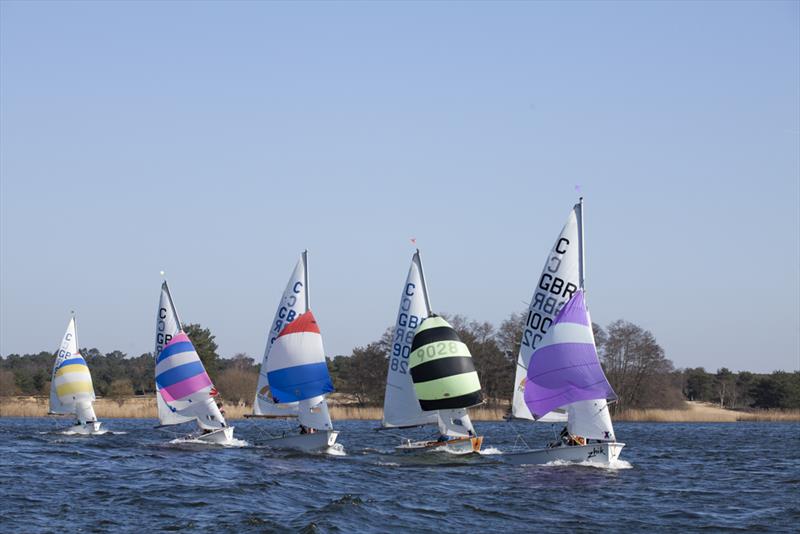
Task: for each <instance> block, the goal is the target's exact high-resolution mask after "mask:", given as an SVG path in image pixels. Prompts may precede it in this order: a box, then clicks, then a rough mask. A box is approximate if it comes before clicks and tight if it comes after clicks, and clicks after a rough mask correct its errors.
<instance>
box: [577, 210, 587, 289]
mask: <svg viewBox="0 0 800 534" xmlns="http://www.w3.org/2000/svg"><path fill="white" fill-rule="evenodd" d="M578 245H579V248H578V286H579V287H580V288H581V289H585V287H584V279H585V277H586V249H585V248H584V239H583V197H580V200H579V201H578Z"/></svg>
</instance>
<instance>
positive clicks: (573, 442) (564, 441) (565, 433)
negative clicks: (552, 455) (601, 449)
mask: <svg viewBox="0 0 800 534" xmlns="http://www.w3.org/2000/svg"><path fill="white" fill-rule="evenodd" d="M581 445H586V438H582V437H580V436H573V435H572V434H570V433H569V430H567V427H564V428H563V429H562V430H561V434H559V435H558V441H554V442H553V443H551V444H550V445H549V447H550V448H553V447H577V446H581Z"/></svg>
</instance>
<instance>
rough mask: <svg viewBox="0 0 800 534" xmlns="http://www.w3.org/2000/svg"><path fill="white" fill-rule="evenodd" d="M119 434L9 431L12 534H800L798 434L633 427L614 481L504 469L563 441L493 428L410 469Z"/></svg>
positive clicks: (148, 430) (779, 429)
mask: <svg viewBox="0 0 800 534" xmlns="http://www.w3.org/2000/svg"><path fill="white" fill-rule="evenodd" d="M105 423H106V426H107V427H108V429H109V430H110V431H111V432H109V433H107V434H105V435H102V436H67V435H63V434H61V433H60V430H59V428H58V425H56V424H54V423H53V421H52V420H47V419H0V438H2V439H0V449H2V451H0V452H2V454H0V471H1V472H2V474H3V495H2V499H0V517H1V518H2V522H3V526H4V530H5V531H8V532H52V531H59V530H61V531H70V532H71V531H76V530H80V529H83V530H90V531H92V530H94V531H114V532H142V531H187V530H188V531H199V530H213V531H220V532H225V531H235V532H273V531H281V532H283V531H287V530H288V531H296V532H314V533H316V532H353V531H378V532H386V531H395V530H397V531H400V530H405V531H414V532H417V531H419V532H441V531H443V530H447V531H463V530H470V531H474V530H481V531H491V530H495V531H497V532H505V531H511V530H517V531H519V530H528V529H530V528H532V526H536V527H537V528H539V529H542V530H545V531H548V530H550V531H552V530H559V531H561V530H570V531H571V530H578V531H584V530H585V531H590V530H591V531H597V530H611V531H619V530H625V531H631V532H639V531H640V532H645V531H654V530H655V531H680V530H692V531H696V530H709V531H714V532H717V531H726V530H769V531H771V532H780V531H784V532H793V531H794V527H795V526H796V524H797V521H798V520H800V508H798V504H797V502H796V496H797V495H798V493H800V452H798V449H797V448H796V447H786V446H785V444H786V443H787V440H788V441H789V442H796V441H797V439H796V438H797V437H800V425H798V424H796V423H763V424H746V425H743V424H735V423H734V424H709V425H697V424H645V423H629V424H625V423H622V424H618V425H617V434H618V435H619V436H620V437H623V438H624V441H625V442H626V443H627V444H628V445H627V446H626V447H625V449H623V452H622V459H621V460H620V462H619V464H618V465H617V466H614V467H615V468H611V469H604V468H600V469H598V468H592V467H588V466H580V465H574V464H566V465H565V464H559V463H554V464H553V465H546V466H511V465H507V464H505V463H503V462H502V453H503V452H504V451H509V450H510V449H511V448H512V446H513V445H514V443H515V441H516V438H517V431H519V432H522V433H523V434H524V436H525V440H526V441H527V442H528V443H531V444H533V443H545V442H547V441H549V440H550V439H551V437H552V436H551V434H552V429H550V428H548V427H547V426H538V425H514V424H508V423H478V427H479V430H480V431H481V433H482V434H484V435H485V436H486V440H485V443H484V451H483V454H481V455H468V456H457V455H450V454H440V453H432V454H422V455H413V454H411V455H408V454H401V453H396V452H395V451H394V447H395V445H397V437H396V436H387V435H385V434H382V433H376V432H373V431H372V427H373V426H374V423H373V422H369V421H362V422H359V421H340V422H337V426H338V427H339V429H340V430H341V431H342V433H341V435H340V438H339V440H340V442H341V443H342V444H343V445H344V447H345V450H346V451H347V454H346V455H343V456H337V455H331V454H302V453H291V452H284V451H273V450H270V449H267V448H264V447H260V446H252V445H250V444H253V443H256V444H257V443H258V442H259V439H260V436H262V435H263V427H264V426H269V425H270V424H272V422H267V423H264V422H262V421H241V422H238V424H237V427H236V434H237V437H238V439H240V440H242V442H241V444H242V445H243V446H242V447H236V448H224V447H213V446H212V447H209V446H206V445H198V444H192V447H189V448H183V447H174V446H171V445H170V444H169V441H170V440H171V439H172V438H173V437H174V436H169V435H165V434H163V433H160V432H156V431H154V430H153V429H152V426H153V421H134V420H110V421H106V422H105ZM262 425H263V426H262ZM276 429H277V431H278V432H280V429H279V428H277V427H276ZM426 432H427V430H425V429H422V430H410V431H408V434H409V435H408V437H409V438H413V439H422V438H423V437H426ZM699 436H702V440H700V439H698V437H699ZM87 509H89V510H91V513H86V510H87Z"/></svg>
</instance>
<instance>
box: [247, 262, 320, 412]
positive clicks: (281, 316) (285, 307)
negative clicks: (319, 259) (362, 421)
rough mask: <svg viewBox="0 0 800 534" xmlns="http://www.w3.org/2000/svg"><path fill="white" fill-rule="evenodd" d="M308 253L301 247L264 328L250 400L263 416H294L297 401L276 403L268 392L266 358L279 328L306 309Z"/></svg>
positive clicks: (254, 409) (279, 330)
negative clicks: (262, 348)
mask: <svg viewBox="0 0 800 534" xmlns="http://www.w3.org/2000/svg"><path fill="white" fill-rule="evenodd" d="M307 282H308V269H307V253H306V252H305V251H304V252H303V255H302V257H301V258H300V260H299V261H298V262H297V265H295V268H294V271H293V272H292V276H291V277H290V278H289V282H288V283H287V284H286V289H285V290H284V292H283V296H282V297H281V301H280V302H279V303H278V309H277V310H276V311H275V317H274V318H273V319H272V324H271V326H270V329H269V332H267V346H266V348H265V349H264V357H263V359H262V361H261V371H260V372H259V374H258V387H257V388H256V397H255V400H254V402H253V414H254V415H264V416H278V417H280V416H296V415H297V414H298V410H299V405H298V403H296V402H290V403H286V404H276V403H275V402H274V401H273V399H272V394H271V392H270V383H269V377H268V376H267V362H268V361H269V355H270V350H271V349H272V345H273V343H275V340H276V339H278V336H279V335H280V333H281V330H283V328H284V327H285V326H286V325H288V324H289V323H291V322H292V321H294V320H295V319H296V318H297V317H299V316H300V315H302V314H304V313H306V312H307V311H308V299H307V292H306V288H307V285H308V284H307Z"/></svg>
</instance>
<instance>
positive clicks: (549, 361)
mask: <svg viewBox="0 0 800 534" xmlns="http://www.w3.org/2000/svg"><path fill="white" fill-rule="evenodd" d="M615 398H616V395H615V394H614V390H613V389H612V388H611V384H609V383H608V380H607V379H606V376H605V373H603V369H602V367H601V366H600V360H599V358H598V357H597V349H596V347H595V342H594V334H593V333H592V323H591V320H590V319H589V313H588V311H587V310H586V303H585V300H584V292H583V290H578V291H576V292H575V294H574V295H573V297H572V298H571V299H570V300H569V302H567V304H566V305H565V306H564V307H563V308H562V309H561V311H560V312H559V313H558V315H557V316H556V318H555V320H554V321H553V324H552V325H551V326H550V328H549V329H548V332H547V334H546V335H545V336H544V338H543V339H542V340H541V341H540V342H539V346H538V348H537V349H536V352H535V353H534V355H533V358H532V359H531V364H530V366H529V367H528V375H527V383H526V385H525V403H526V405H527V406H528V409H529V410H530V412H531V413H532V414H533V416H534V417H540V416H542V415H544V414H546V413H549V412H551V411H552V410H555V409H556V408H564V407H566V408H567V413H568V423H567V426H568V430H569V432H570V433H571V434H573V435H578V436H583V437H585V438H590V439H603V440H614V430H613V428H612V426H611V419H610V417H609V416H608V409H607V408H606V402H605V401H606V399H615Z"/></svg>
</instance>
